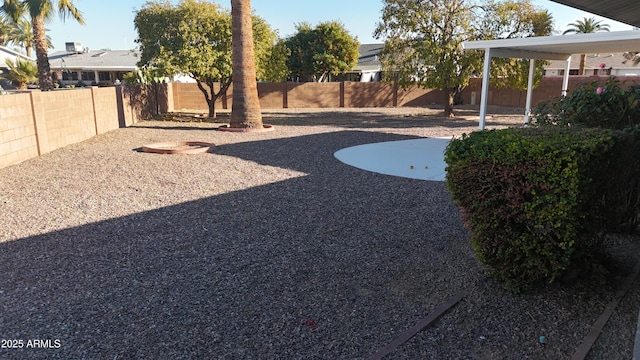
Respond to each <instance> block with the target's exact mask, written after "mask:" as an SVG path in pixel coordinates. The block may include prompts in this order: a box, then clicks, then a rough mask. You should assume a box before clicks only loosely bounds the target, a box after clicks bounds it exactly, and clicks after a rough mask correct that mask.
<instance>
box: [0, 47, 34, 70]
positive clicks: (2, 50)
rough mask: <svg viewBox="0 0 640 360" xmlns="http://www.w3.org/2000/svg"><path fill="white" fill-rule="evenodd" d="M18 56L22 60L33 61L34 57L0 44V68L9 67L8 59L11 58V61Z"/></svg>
mask: <svg viewBox="0 0 640 360" xmlns="http://www.w3.org/2000/svg"><path fill="white" fill-rule="evenodd" d="M16 58H20V59H21V60H29V61H33V59H31V58H29V57H27V56H26V55H23V54H21V53H19V52H17V51H15V50H11V49H9V48H7V47H4V46H0V68H7V66H6V59H11V61H15V59H16Z"/></svg>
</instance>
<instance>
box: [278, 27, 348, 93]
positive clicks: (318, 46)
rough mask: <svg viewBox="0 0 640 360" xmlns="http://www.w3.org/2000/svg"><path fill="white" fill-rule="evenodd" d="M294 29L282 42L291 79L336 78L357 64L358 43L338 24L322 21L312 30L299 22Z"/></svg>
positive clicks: (322, 79)
mask: <svg viewBox="0 0 640 360" xmlns="http://www.w3.org/2000/svg"><path fill="white" fill-rule="evenodd" d="M296 30H297V32H296V33H295V34H294V35H292V36H291V37H289V38H288V39H286V40H285V45H286V47H287V48H288V49H289V51H290V56H289V60H288V61H287V66H288V68H289V71H291V75H292V76H293V77H294V78H296V79H298V78H302V79H312V80H313V81H318V82H320V81H324V80H326V79H327V77H328V75H329V74H331V75H339V74H341V73H344V72H345V71H349V70H352V69H353V68H354V67H355V66H356V65H357V64H358V56H359V52H358V51H359V47H360V43H359V42H358V39H356V38H355V37H353V36H351V34H349V32H348V31H347V30H346V29H345V27H344V25H343V24H341V23H340V22H337V21H327V22H322V23H320V24H318V25H317V26H316V27H315V28H312V27H311V25H310V24H309V23H300V24H297V25H296Z"/></svg>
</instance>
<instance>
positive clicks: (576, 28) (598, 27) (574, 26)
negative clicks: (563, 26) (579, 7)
mask: <svg viewBox="0 0 640 360" xmlns="http://www.w3.org/2000/svg"><path fill="white" fill-rule="evenodd" d="M567 26H569V27H570V28H569V29H567V30H565V32H563V33H562V35H566V34H589V33H594V32H598V31H609V25H608V24H602V21H597V20H596V18H593V17H592V18H583V19H582V20H577V21H576V22H574V23H571V24H569V25H567ZM586 62H587V54H582V55H580V67H579V68H578V75H584V67H585V64H586Z"/></svg>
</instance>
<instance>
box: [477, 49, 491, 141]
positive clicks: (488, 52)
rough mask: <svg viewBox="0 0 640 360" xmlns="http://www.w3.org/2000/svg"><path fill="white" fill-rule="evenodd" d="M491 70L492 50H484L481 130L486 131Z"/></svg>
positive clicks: (479, 127)
mask: <svg viewBox="0 0 640 360" xmlns="http://www.w3.org/2000/svg"><path fill="white" fill-rule="evenodd" d="M490 69H491V48H486V49H485V50H484V67H483V69H482V89H481V90H480V124H479V126H478V129H479V130H484V123H485V118H486V117H487V101H488V98H489V74H490V71H489V70H490Z"/></svg>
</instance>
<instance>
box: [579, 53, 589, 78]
mask: <svg viewBox="0 0 640 360" xmlns="http://www.w3.org/2000/svg"><path fill="white" fill-rule="evenodd" d="M586 66H587V54H581V55H580V67H578V75H584V68H585V67H586Z"/></svg>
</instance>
